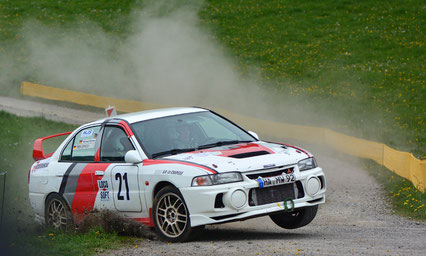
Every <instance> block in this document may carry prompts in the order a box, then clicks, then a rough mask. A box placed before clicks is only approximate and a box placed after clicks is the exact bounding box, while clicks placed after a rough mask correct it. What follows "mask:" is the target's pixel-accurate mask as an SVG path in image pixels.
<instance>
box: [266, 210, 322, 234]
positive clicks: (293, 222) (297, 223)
mask: <svg viewBox="0 0 426 256" xmlns="http://www.w3.org/2000/svg"><path fill="white" fill-rule="evenodd" d="M317 211H318V205H315V206H310V207H305V208H300V209H295V210H294V211H292V212H278V213H274V214H271V215H269V217H270V218H271V219H272V221H273V222H274V223H275V224H277V225H278V226H280V227H282V228H285V229H295V228H300V227H303V226H306V225H308V224H309V223H311V221H312V220H313V219H314V218H315V216H316V215H317Z"/></svg>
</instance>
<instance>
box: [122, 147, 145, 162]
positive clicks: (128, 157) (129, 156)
mask: <svg viewBox="0 0 426 256" xmlns="http://www.w3.org/2000/svg"><path fill="white" fill-rule="evenodd" d="M124 161H126V163H131V164H137V163H140V162H142V158H141V156H140V155H139V153H138V151H136V150H129V151H127V153H126V154H125V155H124Z"/></svg>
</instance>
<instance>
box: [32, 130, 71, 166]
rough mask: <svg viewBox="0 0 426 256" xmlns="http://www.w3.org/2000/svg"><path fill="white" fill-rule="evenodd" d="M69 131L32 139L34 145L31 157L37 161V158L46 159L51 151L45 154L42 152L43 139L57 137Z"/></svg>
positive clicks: (50, 154)
mask: <svg viewBox="0 0 426 256" xmlns="http://www.w3.org/2000/svg"><path fill="white" fill-rule="evenodd" d="M70 133H71V132H64V133H59V134H55V135H50V136H47V137H43V138H38V139H36V140H35V141H34V147H33V158H34V161H38V160H42V159H46V158H48V157H50V156H52V154H53V152H52V153H49V154H47V155H45V154H44V152H43V141H44V140H48V139H51V138H54V137H59V136H64V135H68V134H70Z"/></svg>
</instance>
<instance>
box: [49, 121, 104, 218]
mask: <svg viewBox="0 0 426 256" xmlns="http://www.w3.org/2000/svg"><path fill="white" fill-rule="evenodd" d="M100 132H101V125H95V126H90V127H86V128H84V129H82V130H80V131H79V132H78V133H77V134H76V135H75V136H74V137H73V138H72V139H71V140H70V141H69V142H68V144H67V146H66V147H65V148H64V150H63V152H62V154H61V158H60V160H59V162H58V165H63V166H62V167H60V168H59V167H58V168H56V170H57V173H56V176H57V177H61V179H62V181H61V183H60V188H59V194H60V195H62V196H63V197H64V198H65V200H66V201H67V202H68V204H69V205H70V208H71V211H72V212H73V213H74V214H75V215H76V216H77V218H78V217H81V216H82V214H84V213H86V212H90V211H92V210H93V208H94V204H95V200H96V197H97V193H98V184H97V180H98V179H100V178H96V176H95V173H99V172H104V171H105V170H106V169H107V168H108V166H109V163H99V162H96V161H95V155H96V152H97V151H98V148H99V144H100V136H99V134H100Z"/></svg>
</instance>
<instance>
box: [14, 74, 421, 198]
mask: <svg viewBox="0 0 426 256" xmlns="http://www.w3.org/2000/svg"><path fill="white" fill-rule="evenodd" d="M21 93H22V94H23V95H27V96H33V97H39V98H44V99H50V100H59V101H66V102H72V103H76V104H80V105H85V106H92V107H98V108H106V107H108V106H115V108H116V109H117V111H120V112H136V111H142V110H147V109H155V108H164V107H170V106H165V105H159V104H154V103H148V102H139V101H132V100H123V99H117V98H110V97H103V96H97V95H93V94H88V93H82V92H75V91H70V90H66V89H59V88H54V87H50V86H45V85H39V84H33V83H29V82H22V84H21ZM215 111H217V112H218V113H220V114H222V115H224V116H226V117H227V118H229V119H231V120H233V121H235V122H236V123H238V124H240V125H242V126H244V127H246V128H249V129H251V130H254V131H262V133H263V134H268V135H271V136H274V137H280V136H281V137H282V138H287V139H288V138H291V139H297V140H303V141H307V142H312V143H319V144H327V145H328V146H330V147H332V148H334V149H336V150H338V151H341V152H344V153H346V154H349V155H353V156H357V157H362V158H367V159H372V160H374V161H375V162H376V163H378V164H381V165H383V166H385V167H386V168H388V169H389V170H391V171H392V172H394V173H396V174H398V175H399V176H401V177H404V178H406V179H408V180H410V181H411V182H413V184H414V186H415V187H416V188H417V189H419V190H421V191H423V192H424V191H425V189H426V160H419V159H417V158H415V157H414V156H413V154H411V153H407V152H402V151H398V150H395V149H393V148H390V147H388V146H386V145H385V144H383V143H378V142H373V141H368V140H364V139H359V138H355V137H352V136H348V135H345V134H341V133H338V132H335V131H332V130H330V129H327V128H321V127H310V126H303V125H294V124H285V123H279V122H273V121H269V120H260V119H257V118H253V117H249V116H244V115H240V114H236V113H233V112H229V111H227V110H223V109H215Z"/></svg>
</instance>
